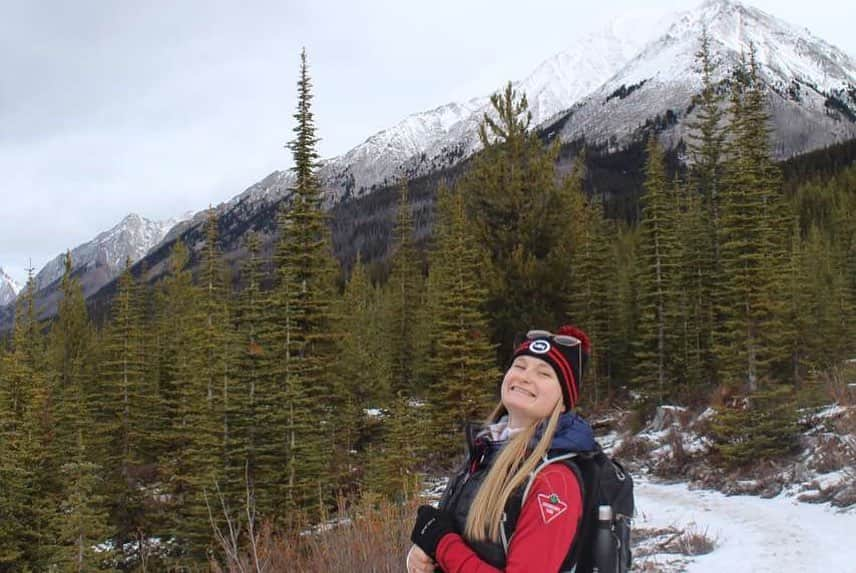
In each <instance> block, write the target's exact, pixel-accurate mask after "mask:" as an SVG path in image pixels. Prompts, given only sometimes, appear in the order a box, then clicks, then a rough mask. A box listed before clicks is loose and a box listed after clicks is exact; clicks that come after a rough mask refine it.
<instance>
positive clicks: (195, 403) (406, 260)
mask: <svg viewBox="0 0 856 573" xmlns="http://www.w3.org/2000/svg"><path fill="white" fill-rule="evenodd" d="M699 63H700V68H701V70H702V80H703V86H704V87H703V90H702V92H701V95H700V97H699V101H697V102H696V108H697V109H698V110H699V113H698V115H697V116H696V119H695V122H694V123H693V124H692V126H691V127H692V132H693V138H692V140H691V142H690V145H689V152H690V154H691V160H692V161H691V168H690V170H689V175H688V176H687V177H686V178H684V179H678V178H674V177H672V176H670V175H669V173H668V171H667V169H666V168H665V166H664V162H663V151H662V150H661V149H660V147H659V145H658V143H657V139H656V137H655V136H654V134H651V136H650V138H649V142H648V159H647V165H646V181H645V185H644V190H643V195H642V197H643V201H644V203H643V210H642V216H641V219H640V221H639V223H638V225H634V226H628V225H626V224H624V223H621V222H616V221H612V220H609V219H606V218H604V216H603V207H602V204H603V200H602V199H603V198H601V197H598V196H596V195H595V196H593V197H589V196H587V195H586V194H585V193H584V192H583V181H584V176H585V157H584V154H582V155H580V156H579V157H578V158H577V159H576V163H575V165H574V168H573V170H572V171H571V173H570V174H569V175H568V176H567V177H565V178H563V179H559V178H557V177H556V173H555V160H556V157H557V154H558V152H559V148H558V143H556V144H552V145H546V144H544V143H543V142H542V140H540V139H539V138H538V137H537V136H536V135H534V134H533V133H532V132H531V131H530V129H529V127H530V126H529V122H530V114H529V111H528V104H527V101H526V98H525V95H521V94H518V93H516V92H515V91H514V90H513V89H512V87H511V85H509V86H508V87H506V89H505V90H504V91H503V92H501V93H497V94H496V95H494V96H493V97H492V98H491V103H492V107H493V109H492V113H490V114H488V115H486V116H485V118H484V121H483V123H482V125H481V127H480V132H479V135H480V138H481V141H482V143H483V144H484V150H483V152H481V153H480V154H479V155H478V156H477V157H476V158H475V159H474V160H473V162H472V167H471V168H470V169H469V170H468V171H467V172H466V173H465V174H463V175H462V176H461V177H460V179H459V180H458V181H457V182H456V184H455V185H454V187H452V188H447V187H445V186H441V187H440V189H438V191H437V201H436V209H435V225H434V234H433V237H432V241H431V245H430V247H429V248H428V249H427V250H424V251H423V250H420V249H417V248H416V244H415V242H414V238H413V232H412V231H413V220H412V213H411V210H410V208H409V202H408V196H407V187H406V184H404V183H402V184H401V187H400V202H399V209H398V217H397V220H396V225H395V233H394V235H395V240H394V246H393V249H392V255H391V257H390V259H389V261H388V276H387V278H386V280H384V281H372V279H371V277H370V273H368V272H367V269H366V268H365V267H364V266H363V265H362V264H361V263H360V262H359V260H358V262H357V263H356V264H355V265H354V267H353V268H352V269H351V272H350V273H349V276H348V277H342V276H341V274H342V273H341V271H340V268H339V265H338V263H337V261H336V260H335V259H334V258H333V256H332V254H331V245H330V236H329V229H328V225H327V221H326V219H325V215H324V212H323V211H322V209H321V195H320V188H319V184H318V181H317V179H316V167H317V161H318V155H317V151H316V149H317V141H318V140H317V135H316V132H315V124H314V118H313V115H312V109H311V101H312V90H311V82H310V78H309V74H308V68H307V63H306V57H305V54H303V55H302V58H301V67H300V77H299V82H298V94H299V104H298V109H297V112H296V113H295V116H294V117H295V121H296V127H295V135H294V139H293V140H292V141H291V142H290V143H289V148H290V149H291V151H292V153H293V156H294V163H295V167H294V171H295V174H296V183H295V188H294V193H293V196H292V200H291V203H290V205H289V207H288V208H285V209H283V211H282V212H281V213H280V215H279V221H278V230H279V236H280V239H279V243H278V245H277V248H276V249H275V252H274V254H273V256H272V258H271V259H270V260H266V259H263V258H262V257H261V255H260V253H259V241H258V239H257V238H256V237H253V236H249V237H248V239H247V242H246V249H247V252H248V253H249V254H248V257H247V259H246V262H245V264H244V265H243V267H242V268H241V269H240V276H239V277H230V276H226V275H227V273H226V271H225V266H224V265H223V262H222V257H221V255H220V253H219V251H218V240H217V220H216V217H215V215H214V214H213V212H212V214H211V215H210V217H209V219H208V223H207V227H206V237H205V241H204V242H202V243H201V244H199V245H183V244H181V243H178V244H176V246H175V248H174V249H173V252H172V254H171V257H170V260H169V266H170V271H169V273H168V276H167V277H166V278H165V279H164V280H163V281H162V282H161V283H159V284H158V285H156V286H154V287H144V286H143V285H141V284H139V283H138V282H137V281H136V280H135V279H134V278H133V276H132V274H131V273H130V271H126V272H125V273H124V274H123V275H122V277H121V279H120V281H119V287H118V292H117V294H116V296H115V299H114V301H113V306H112V314H111V317H110V319H109V321H107V323H106V324H104V325H103V326H100V327H96V326H95V325H94V324H93V323H92V322H91V321H90V319H89V317H88V316H87V312H86V306H85V304H84V301H83V296H82V293H81V290H80V286H79V284H77V282H76V281H75V279H74V278H73V276H72V274H71V272H70V269H71V261H70V260H66V274H65V277H64V278H63V282H62V294H63V296H62V300H61V303H60V307H59V314H58V317H57V318H56V320H55V321H54V322H53V323H52V324H50V325H44V324H40V323H39V322H38V321H37V319H36V316H37V313H36V309H35V307H34V302H33V288H34V287H33V281H32V280H31V281H30V282H29V284H28V286H27V288H26V290H25V291H24V293H23V294H22V296H21V297H20V299H19V301H18V305H17V310H16V321H15V329H14V333H13V335H12V337H11V339H10V340H9V341H8V344H7V345H5V347H4V348H2V350H0V484H2V488H0V571H27V570H38V571H41V570H52V569H56V570H74V571H84V570H116V569H120V570H142V571H145V570H164V569H172V570H190V569H193V568H195V567H201V568H204V566H205V565H204V564H205V563H206V561H207V560H208V559H210V558H211V556H212V554H213V553H212V552H216V551H218V550H219V548H218V547H217V546H216V544H215V542H214V536H213V531H214V529H215V528H220V529H221V530H228V527H229V526H230V525H231V526H232V527H234V528H237V530H238V531H241V530H243V528H244V527H245V526H246V524H247V520H248V518H249V517H248V513H247V508H251V509H252V513H250V514H249V515H250V516H252V519H253V520H256V521H259V522H261V521H262V520H265V521H269V522H272V523H274V524H275V526H276V527H278V528H280V529H281V530H282V531H294V530H295V528H302V527H305V526H306V524H307V523H311V522H314V521H317V520H320V519H323V518H324V517H325V516H326V515H327V512H328V511H330V510H331V508H333V507H335V500H336V497H337V496H338V495H344V496H345V497H347V498H351V499H355V498H358V497H359V498H362V499H364V500H365V499H371V498H372V496H388V497H393V498H394V497H395V496H398V495H400V494H401V493H402V492H407V491H408V490H411V489H412V488H413V487H415V482H414V478H415V476H416V472H417V471H418V470H419V469H420V468H424V467H426V466H435V467H437V466H443V465H448V463H449V462H451V461H452V459H453V457H454V456H455V455H456V453H457V451H458V449H459V448H460V443H461V442H460V430H461V427H462V424H463V423H464V422H465V421H466V420H472V419H479V418H480V417H482V416H484V415H485V414H486V413H487V409H488V408H489V406H490V404H491V402H492V401H493V400H494V399H495V398H494V397H495V392H496V388H497V386H498V383H499V380H500V377H501V372H502V368H503V367H504V366H505V359H506V357H507V356H508V355H509V352H510V350H511V348H512V346H513V344H514V341H515V337H516V336H517V335H518V334H519V333H521V332H525V331H526V330H527V329H528V328H532V327H537V328H544V327H546V328H553V327H555V326H558V325H560V324H563V323H566V322H573V323H576V324H578V325H580V326H582V327H583V328H584V329H585V330H586V331H587V332H588V333H589V334H590V336H591V338H592V341H593V357H592V365H591V367H590V370H589V374H588V376H587V378H586V380H585V381H584V383H583V388H582V390H583V394H584V403H585V406H584V407H586V408H594V407H598V406H603V405H606V404H609V403H610V402H611V401H613V400H615V399H621V400H629V399H630V398H631V396H632V397H633V400H634V401H633V403H634V404H635V406H636V407H637V408H638V409H639V411H640V415H642V416H645V415H648V414H650V413H651V411H652V410H653V408H654V407H655V406H656V405H657V404H660V403H664V402H678V403H684V404H691V405H695V406H703V405H706V404H708V403H711V402H713V403H714V405H716V406H717V408H718V411H719V414H718V416H717V418H716V423H715V424H714V429H713V435H714V438H715V439H716V440H718V443H719V454H720V455H721V458H722V460H723V462H724V463H734V464H740V463H744V462H746V461H748V460H751V459H753V458H755V457H759V456H760V457H763V456H772V455H777V454H778V453H781V452H782V451H785V450H786V449H787V448H788V447H789V445H790V443H791V442H792V440H793V439H794V435H795V432H794V425H793V421H794V416H795V408H794V403H795V400H796V399H797V391H798V390H799V389H801V388H803V387H804V386H805V385H806V382H807V381H809V380H810V379H811V377H812V375H813V373H814V372H817V371H818V370H822V369H824V368H828V367H831V366H833V365H835V364H836V363H838V362H840V361H841V360H843V359H845V358H847V357H848V356H850V355H851V353H852V351H853V348H852V346H853V343H852V342H851V341H852V340H854V336H853V334H854V333H853V332H852V329H853V326H852V324H854V320H853V318H854V296H856V198H854V193H853V189H854V185H856V169H854V168H852V167H851V168H848V169H846V170H844V171H841V172H840V173H839V174H838V175H836V176H835V177H833V178H831V179H828V180H825V181H814V182H811V183H810V184H806V185H804V186H801V187H798V188H797V189H796V190H795V191H792V192H790V193H788V194H786V193H785V191H784V189H783V185H782V181H781V175H780V173H779V170H778V168H777V166H776V165H775V164H774V163H773V162H772V161H771V160H770V158H769V153H768V142H767V127H766V125H767V116H766V114H765V111H764V95H763V90H762V87H761V85H760V83H759V81H758V70H757V67H756V63H755V60H754V56H753V55H752V54H750V55H749V56H748V58H747V59H746V60H745V61H744V62H743V63H742V65H741V66H740V67H739V68H738V69H737V70H735V71H734V74H733V75H732V76H731V77H730V78H729V80H728V81H727V82H726V83H725V84H724V85H725V87H727V88H728V89H727V90H723V89H722V87H723V86H722V85H716V84H715V83H714V81H713V78H714V77H715V67H714V65H713V63H712V61H711V57H710V54H709V52H708V47H707V41H706V39H705V40H703V42H702V50H701V51H700V53H699ZM191 249H192V250H193V251H194V252H197V253H200V256H201V260H202V263H201V265H200V266H199V269H200V270H199V272H198V276H196V277H192V276H191V274H190V272H189V271H188V269H187V264H188V260H189V253H190V250H191ZM233 279H237V280H233ZM233 284H240V285H241V288H240V289H233V288H232V286H231V285H233ZM262 285H265V288H262ZM267 285H272V286H271V287H270V288H268V287H267ZM631 391H632V392H631ZM307 520H308V521H307Z"/></svg>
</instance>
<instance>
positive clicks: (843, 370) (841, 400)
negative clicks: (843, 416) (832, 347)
mask: <svg viewBox="0 0 856 573" xmlns="http://www.w3.org/2000/svg"><path fill="white" fill-rule="evenodd" d="M818 379H819V380H820V382H821V383H823V385H824V386H825V387H826V391H827V393H828V394H829V397H830V398H832V399H833V400H834V401H835V403H836V404H838V405H839V406H856V363H853V362H845V363H844V364H842V365H840V366H835V367H832V368H830V369H829V370H826V371H824V372H821V373H819V374H818Z"/></svg>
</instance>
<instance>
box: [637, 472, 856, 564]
mask: <svg viewBox="0 0 856 573" xmlns="http://www.w3.org/2000/svg"><path fill="white" fill-rule="evenodd" d="M636 506H637V519H636V520H635V522H634V523H635V525H636V526H638V527H666V526H675V527H678V528H681V529H683V528H686V527H688V526H691V527H693V528H694V529H695V530H696V531H705V530H707V532H708V535H709V536H711V537H714V538H715V539H716V549H714V551H713V552H712V553H710V554H708V555H701V556H698V557H694V558H691V561H690V562H689V563H688V564H687V565H686V569H684V570H685V571H687V572H689V573H707V572H711V573H713V572H716V573H721V572H723V571H727V572H728V573H739V572H744V571H745V572H750V571H751V572H775V573H785V572H790V571H800V572H802V571H818V572H829V571H835V572H849V573H856V511H854V510H853V509H852V508H851V510H850V511H848V512H840V511H838V510H836V509H835V508H832V507H830V506H828V505H825V504H824V505H813V504H808V503H801V502H798V501H796V500H794V499H793V498H789V497H786V496H779V497H777V498H774V499H761V498H759V497H754V496H731V497H728V496H725V495H722V494H721V493H719V492H715V491H709V490H690V489H688V488H687V486H686V485H685V484H673V485H662V484H656V483H651V482H648V481H646V480H644V479H640V480H638V483H637V484H636ZM649 561H652V560H651V559H650V558H649ZM657 562H658V560H657V559H654V560H653V563H657ZM653 563H652V564H653ZM663 565H664V569H670V570H671V569H672V568H671V567H668V566H666V562H665V561H664V562H663Z"/></svg>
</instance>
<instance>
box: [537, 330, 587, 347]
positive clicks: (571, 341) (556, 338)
mask: <svg viewBox="0 0 856 573" xmlns="http://www.w3.org/2000/svg"><path fill="white" fill-rule="evenodd" d="M538 338H547V339H549V340H552V341H553V342H555V343H556V344H561V345H562V346H569V347H574V346H577V345H581V344H582V343H583V342H582V340H580V339H579V338H577V337H575V336H570V335H567V334H553V333H552V332H550V331H549V330H530V331H529V332H527V333H526V340H536V339H538Z"/></svg>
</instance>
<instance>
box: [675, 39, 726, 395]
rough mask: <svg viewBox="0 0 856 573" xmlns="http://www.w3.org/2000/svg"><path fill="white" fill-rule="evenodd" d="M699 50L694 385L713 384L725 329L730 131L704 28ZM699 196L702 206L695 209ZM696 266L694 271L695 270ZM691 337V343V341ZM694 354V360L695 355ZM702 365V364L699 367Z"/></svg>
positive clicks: (692, 248)
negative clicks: (723, 254)
mask: <svg viewBox="0 0 856 573" xmlns="http://www.w3.org/2000/svg"><path fill="white" fill-rule="evenodd" d="M699 44H700V45H699V50H698V51H697V52H696V65H697V71H698V73H699V75H700V76H701V82H702V89H701V93H699V94H698V95H697V96H696V97H695V99H694V104H695V108H696V110H697V111H696V116H695V118H694V119H692V120H690V121H688V122H687V128H688V130H689V131H688V138H687V139H688V149H689V152H690V157H691V159H692V164H691V167H690V191H689V195H688V197H687V205H686V216H687V220H686V224H687V225H689V226H690V228H692V232H691V233H688V234H687V238H688V243H687V244H686V245H685V246H686V249H685V254H686V257H685V259H684V264H683V265H682V266H683V269H684V274H685V281H684V288H685V291H684V292H685V294H686V296H687V304H688V305H689V306H688V307H687V308H688V309H689V310H690V312H691V316H692V324H691V326H688V329H691V330H692V332H690V330H687V333H688V338H687V344H686V345H685V354H686V358H685V362H686V364H687V377H688V381H690V385H695V384H698V383H700V382H701V381H702V379H704V381H705V382H707V383H708V384H710V383H712V382H713V381H714V380H716V378H717V373H716V366H717V362H716V360H715V359H714V355H713V353H712V348H711V346H712V342H711V337H712V335H713V331H714V330H715V329H718V328H719V327H720V325H721V318H720V317H719V315H718V314H717V312H716V310H717V309H718V308H721V307H722V305H721V304H720V303H718V302H717V298H718V297H719V296H721V295H722V290H721V289H720V288H719V286H718V281H719V279H720V278H721V276H722V272H723V271H722V267H721V262H720V242H721V237H720V233H721V231H720V227H721V225H722V222H721V218H722V215H721V211H722V205H721V203H722V197H721V193H722V185H723V181H724V177H725V174H724V169H725V148H726V143H725V139H726V130H725V124H724V114H725V111H724V97H723V95H722V83H719V82H717V81H716V77H717V75H718V73H719V62H718V61H717V60H716V58H715V56H714V54H713V52H712V50H711V38H710V35H709V34H708V32H707V30H706V29H705V30H703V32H702V35H701V38H700V40H699ZM696 195H698V197H699V198H700V203H701V205H696ZM690 267H691V268H690ZM690 338H692V340H690ZM693 356H694V357H693ZM699 361H702V363H701V364H700V363H699Z"/></svg>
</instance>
